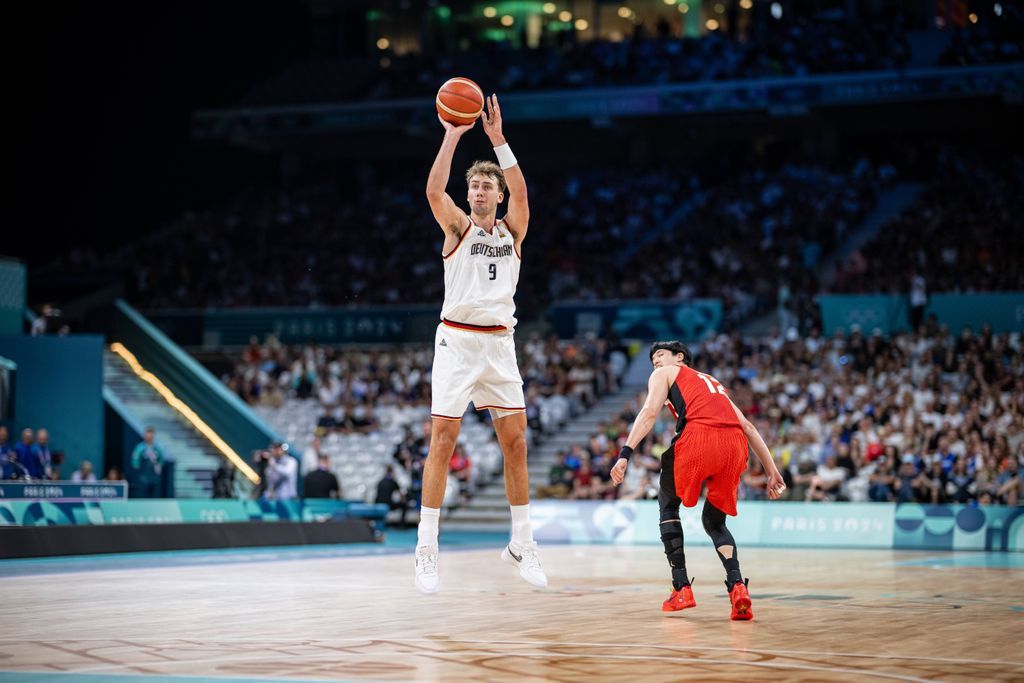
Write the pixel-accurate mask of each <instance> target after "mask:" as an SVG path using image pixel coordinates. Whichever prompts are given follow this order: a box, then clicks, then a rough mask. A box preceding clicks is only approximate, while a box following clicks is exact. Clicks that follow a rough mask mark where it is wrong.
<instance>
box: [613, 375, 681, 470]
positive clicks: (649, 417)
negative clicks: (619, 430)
mask: <svg viewBox="0 0 1024 683" xmlns="http://www.w3.org/2000/svg"><path fill="white" fill-rule="evenodd" d="M678 373H679V368H678V367H676V366H674V365H673V366H668V367H664V368H658V369H657V370H655V371H654V372H652V373H651V378H650V379H649V380H648V381H647V400H646V401H644V407H643V408H641V409H640V412H639V413H637V416H636V419H635V420H634V421H633V428H632V429H630V430H629V436H627V437H626V445H625V446H624V447H623V448H622V450H621V451H619V459H618V460H617V461H616V462H615V466H614V467H612V472H611V475H612V483H613V484H615V485H616V486H618V485H619V484H621V483H622V480H623V479H624V478H625V476H626V467H627V464H628V462H629V456H631V455H632V454H633V449H634V448H636V447H637V446H639V445H640V442H641V441H643V440H644V438H645V437H646V436H647V435H648V434H650V433H651V428H652V427H654V423H655V422H656V421H657V419H658V413H660V412H661V407H662V406H663V405H665V401H666V400H667V399H668V392H669V388H670V387H671V386H672V382H673V381H674V380H675V376H676V375H677V374H678Z"/></svg>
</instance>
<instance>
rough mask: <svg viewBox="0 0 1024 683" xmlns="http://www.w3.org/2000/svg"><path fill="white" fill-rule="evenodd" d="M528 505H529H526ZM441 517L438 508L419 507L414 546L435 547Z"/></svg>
mask: <svg viewBox="0 0 1024 683" xmlns="http://www.w3.org/2000/svg"><path fill="white" fill-rule="evenodd" d="M527 507H529V506H527ZM440 519H441V509H440V508H428V507H426V506H423V507H420V525H419V528H418V537H417V541H416V546H417V547H419V546H424V545H430V546H434V547H435V548H436V547H437V523H438V522H439V521H440Z"/></svg>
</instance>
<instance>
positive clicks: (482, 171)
mask: <svg viewBox="0 0 1024 683" xmlns="http://www.w3.org/2000/svg"><path fill="white" fill-rule="evenodd" d="M475 175H489V176H492V177H493V178H494V179H495V180H497V181H498V192H504V191H505V188H506V187H508V186H507V185H505V174H504V173H502V171H501V166H498V165H497V164H496V163H494V162H493V161H474V162H473V165H472V166H470V167H469V170H468V171H466V184H467V185H469V181H470V180H472V179H473V176H475Z"/></svg>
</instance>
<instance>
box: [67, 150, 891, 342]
mask: <svg viewBox="0 0 1024 683" xmlns="http://www.w3.org/2000/svg"><path fill="white" fill-rule="evenodd" d="M718 166H721V167H720V168H719V167H711V165H709V166H708V167H707V168H704V169H702V173H703V178H702V177H699V176H698V175H696V174H695V173H693V172H691V171H690V170H688V169H687V168H685V167H683V166H681V165H673V166H668V165H665V166H658V167H654V168H648V169H646V170H642V171H637V172H634V171H631V170H629V169H622V168H616V169H613V168H599V169H592V170H584V171H573V172H569V173H565V174H562V175H558V176H554V177H550V178H548V177H544V176H543V175H542V174H540V172H539V171H538V174H539V175H538V178H537V179H536V181H533V180H531V182H535V185H536V186H538V187H543V188H545V190H546V191H544V192H540V191H537V192H532V193H531V195H530V200H531V212H532V214H533V215H534V216H542V217H543V223H544V228H543V229H542V230H535V231H531V232H530V235H529V237H528V238H527V241H526V243H525V245H524V252H523V253H524V261H523V273H522V277H521V278H520V283H519V291H518V293H517V304H518V315H519V317H520V319H521V320H524V321H526V320H531V319H534V318H536V317H539V316H541V315H543V314H544V312H545V311H546V310H547V308H548V306H549V304H550V303H551V302H552V301H555V300H559V299H573V300H589V301H596V300H607V299H642V298H661V297H673V298H687V297H692V296H711V297H719V298H721V299H722V300H723V304H724V307H725V316H726V325H727V327H728V328H729V329H731V327H732V326H733V325H735V324H737V323H739V322H741V321H742V320H744V319H745V318H746V317H748V316H749V315H751V314H753V313H758V312H764V311H767V310H770V309H771V308H773V307H775V306H776V305H778V299H779V295H778V294H777V292H779V291H780V290H781V291H784V292H794V293H796V292H807V293H808V296H809V295H811V294H813V293H814V292H815V290H816V287H817V281H816V276H815V272H816V269H817V267H818V266H819V264H820V263H821V262H822V261H823V259H825V258H826V257H827V256H828V255H829V254H830V253H831V252H832V250H833V249H834V248H835V247H836V246H838V245H839V244H841V243H842V240H843V239H844V238H845V236H846V235H847V234H849V232H850V231H851V230H852V229H853V228H855V227H856V225H857V224H858V223H859V222H860V221H861V220H862V218H863V217H864V215H865V214H866V213H867V212H868V211H869V210H870V209H871V208H872V207H873V206H874V204H875V202H876V199H877V196H878V193H879V192H880V191H881V190H882V189H883V188H884V187H885V186H886V185H887V184H889V183H891V182H892V181H893V179H894V178H895V176H896V171H895V169H894V168H893V167H892V166H890V165H886V164H872V163H871V162H869V161H867V160H865V159H861V160H858V161H856V162H853V163H852V164H850V165H849V166H846V167H840V168H836V169H829V168H826V167H823V166H819V165H811V164H800V163H789V164H784V165H782V166H781V167H779V168H777V169H773V170H760V169H757V168H756V167H755V168H754V169H753V170H747V171H744V172H730V170H729V169H730V168H731V165H730V164H729V163H728V162H727V161H722V162H720V163H719V164H718ZM733 170H735V169H733ZM531 178H532V176H531ZM422 181H423V179H422V178H413V177H409V178H408V179H407V180H406V181H404V182H395V183H388V184H386V186H385V185H377V184H375V183H370V184H368V185H367V187H366V188H364V189H365V191H363V192H360V193H358V195H357V196H352V197H349V196H347V195H345V194H343V191H344V190H346V189H347V190H351V188H342V187H340V186H338V185H334V184H327V183H321V184H317V185H309V186H306V187H303V188H298V189H293V190H289V191H283V190H282V191H278V192H257V191H252V192H248V193H244V194H242V195H239V196H236V197H235V198H234V199H233V200H231V201H230V202H227V203H226V204H224V205H222V206H220V207H218V208H216V209H211V210H207V211H202V212H194V213H189V214H187V215H185V216H184V217H182V218H181V219H180V220H178V221H176V222H174V223H172V224H169V225H167V226H166V227H165V228H164V229H163V230H161V231H157V232H155V233H153V234H151V235H149V236H147V237H144V238H142V239H141V240H140V241H138V242H135V243H133V244H129V245H126V246H125V247H124V248H123V249H122V250H120V251H119V252H116V253H110V252H107V253H100V252H97V251H85V250H79V251H76V252H74V253H73V254H72V256H71V257H70V258H69V259H68V260H67V262H66V263H65V264H63V265H64V266H65V267H66V268H67V269H68V270H70V271H87V270H90V269H93V268H102V267H111V266H115V267H116V266H120V267H122V268H125V269H129V270H130V272H131V276H130V278H129V280H130V281H129V290H130V293H129V296H130V299H131V300H132V301H133V302H134V303H136V304H137V305H139V306H140V307H142V308H147V309H154V308H182V307H213V308H223V307H233V306H251V305H256V306H296V307H323V306H350V305H371V304H416V303H432V304H438V303H439V302H440V301H441V300H442V298H443V276H442V261H441V259H440V258H437V256H438V254H440V250H441V232H440V230H437V229H436V227H435V226H434V225H433V220H432V219H431V217H430V215H429V212H428V209H427V206H426V202H425V201H424V200H423V199H422V197H421V195H420V192H419V191H418V188H419V187H420V185H422ZM454 182H458V181H457V180H456V181H454ZM403 188H405V189H403ZM453 192H454V191H453ZM399 234H400V235H416V236H417V239H412V240H410V241H409V243H408V244H407V245H406V246H403V247H402V248H397V249H396V248H395V240H394V236H395V235H399ZM666 254H669V255H670V256H668V257H666ZM394 273H403V274H404V276H403V277H394ZM784 296H788V295H784ZM794 296H795V294H794Z"/></svg>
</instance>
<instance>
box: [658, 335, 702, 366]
mask: <svg viewBox="0 0 1024 683" xmlns="http://www.w3.org/2000/svg"><path fill="white" fill-rule="evenodd" d="M662 349H665V350H666V351H671V352H672V355H673V356H674V355H675V354H677V353H681V354H683V362H684V363H686V364H687V365H689V364H690V363H692V362H693V354H692V353H690V349H688V348H686V344H684V343H683V342H681V341H677V340H672V341H660V342H654V343H653V344H651V360H654V354H655V353H656V352H658V351H661V350H662Z"/></svg>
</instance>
